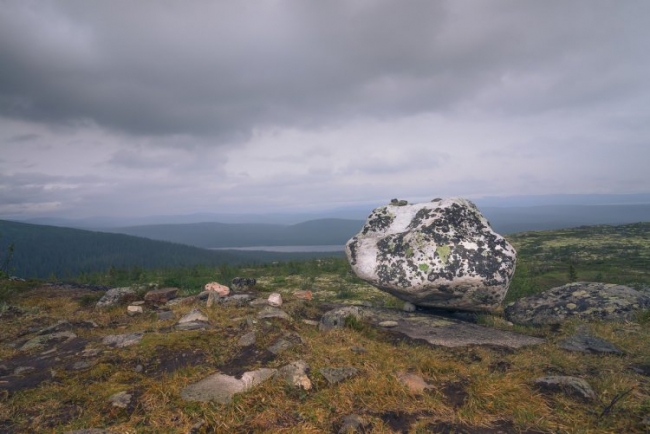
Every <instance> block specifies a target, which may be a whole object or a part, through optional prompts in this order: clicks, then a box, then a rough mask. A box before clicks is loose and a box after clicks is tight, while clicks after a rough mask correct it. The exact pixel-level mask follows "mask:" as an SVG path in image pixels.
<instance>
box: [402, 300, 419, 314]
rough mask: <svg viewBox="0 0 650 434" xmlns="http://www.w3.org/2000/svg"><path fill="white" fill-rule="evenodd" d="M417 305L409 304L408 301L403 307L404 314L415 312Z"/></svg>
mask: <svg viewBox="0 0 650 434" xmlns="http://www.w3.org/2000/svg"><path fill="white" fill-rule="evenodd" d="M415 309H416V308H415V305H414V304H413V303H409V302H408V301H407V302H406V303H404V307H402V310H403V311H404V312H415Z"/></svg>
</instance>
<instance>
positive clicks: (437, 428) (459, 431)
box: [425, 420, 544, 434]
mask: <svg viewBox="0 0 650 434" xmlns="http://www.w3.org/2000/svg"><path fill="white" fill-rule="evenodd" d="M425 429H426V432H432V433H433V432H435V433H438V434H511V433H518V434H544V431H538V430H535V429H528V430H522V429H520V428H517V427H516V426H515V425H514V424H513V423H512V421H510V420H500V421H497V422H495V423H494V424H493V425H492V426H491V427H483V426H482V427H472V426H469V425H465V424H455V423H451V422H435V423H431V424H429V425H427V426H426V428H425Z"/></svg>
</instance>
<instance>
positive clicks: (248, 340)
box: [237, 332, 256, 347]
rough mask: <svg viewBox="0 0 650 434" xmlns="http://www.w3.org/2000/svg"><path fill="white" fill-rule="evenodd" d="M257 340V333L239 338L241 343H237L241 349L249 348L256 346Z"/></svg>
mask: <svg viewBox="0 0 650 434" xmlns="http://www.w3.org/2000/svg"><path fill="white" fill-rule="evenodd" d="M255 340H256V335H255V332H250V333H246V334H245V335H244V336H242V337H241V338H239V341H237V345H239V346H240V347H249V346H251V345H254V344H255Z"/></svg>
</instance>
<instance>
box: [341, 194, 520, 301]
mask: <svg viewBox="0 0 650 434" xmlns="http://www.w3.org/2000/svg"><path fill="white" fill-rule="evenodd" d="M346 254H347V257H348V261H349V262H350V265H351V266H352V269H353V270H354V272H355V273H356V274H357V276H359V277H360V278H361V279H363V280H365V281H367V282H369V283H370V284H372V285H374V286H376V287H377V288H379V289H381V290H383V291H386V292H388V293H390V294H392V295H394V296H395V297H397V298H400V299H402V300H404V301H408V302H410V303H413V304H414V305H416V306H424V307H435V308H444V309H461V310H470V311H493V310H495V309H497V308H498V307H499V306H500V305H501V303H502V301H503V299H504V298H505V296H506V293H507V290H508V286H509V284H510V279H511V278H512V275H513V274H514V270H515V264H516V252H515V249H514V248H513V247H512V245H510V243H508V242H507V241H506V240H505V238H503V237H502V236H501V235H499V234H497V233H495V232H494V231H493V230H492V228H491V227H490V224H489V222H488V221H487V219H486V218H485V217H483V215H481V213H480V212H479V210H478V209H477V208H476V206H475V205H474V204H473V203H472V202H470V201H468V200H466V199H461V198H449V199H435V200H433V201H431V202H428V203H420V204H412V205H409V204H401V203H399V202H398V204H394V203H391V204H390V205H387V206H382V207H379V208H377V209H375V210H374V211H373V212H372V213H371V214H370V216H369V217H368V219H367V221H366V223H365V225H364V226H363V228H362V229H361V231H360V232H359V233H358V234H357V235H355V236H354V237H353V238H352V239H350V240H349V241H348V242H347V244H346Z"/></svg>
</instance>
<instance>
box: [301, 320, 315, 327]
mask: <svg viewBox="0 0 650 434" xmlns="http://www.w3.org/2000/svg"><path fill="white" fill-rule="evenodd" d="M302 322H303V323H305V324H307V325H310V326H317V325H318V321H314V320H313V319H303V320H302Z"/></svg>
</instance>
